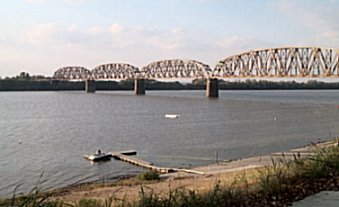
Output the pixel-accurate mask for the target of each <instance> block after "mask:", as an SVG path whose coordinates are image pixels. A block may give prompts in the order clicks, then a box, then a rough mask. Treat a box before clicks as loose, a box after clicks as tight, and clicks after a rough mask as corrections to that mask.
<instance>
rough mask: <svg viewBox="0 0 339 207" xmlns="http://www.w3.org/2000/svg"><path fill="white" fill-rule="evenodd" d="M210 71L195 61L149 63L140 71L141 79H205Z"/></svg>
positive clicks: (177, 60)
mask: <svg viewBox="0 0 339 207" xmlns="http://www.w3.org/2000/svg"><path fill="white" fill-rule="evenodd" d="M211 72H212V70H211V69H210V67H209V66H208V65H206V64H203V63H201V62H198V61H195V60H180V59H174V60H161V61H157V62H153V63H150V64H149V65H147V66H145V67H143V68H142V70H141V76H142V77H143V78H146V79H148V78H207V77H209V76H210V74H211Z"/></svg>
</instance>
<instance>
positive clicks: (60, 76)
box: [53, 66, 91, 80]
mask: <svg viewBox="0 0 339 207" xmlns="http://www.w3.org/2000/svg"><path fill="white" fill-rule="evenodd" d="M90 77H91V71H90V70H88V69H87V68H84V67H80V66H66V67H62V68H59V69H58V70H57V71H55V73H54V75H53V78H54V79H57V80H86V79H89V78H90Z"/></svg>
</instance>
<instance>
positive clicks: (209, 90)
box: [206, 78, 219, 98]
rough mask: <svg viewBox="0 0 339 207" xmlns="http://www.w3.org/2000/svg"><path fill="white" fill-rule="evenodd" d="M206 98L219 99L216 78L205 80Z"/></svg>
mask: <svg viewBox="0 0 339 207" xmlns="http://www.w3.org/2000/svg"><path fill="white" fill-rule="evenodd" d="M206 96H207V97H209V98H218V97H219V84H218V79H217V78H213V79H207V80H206Z"/></svg>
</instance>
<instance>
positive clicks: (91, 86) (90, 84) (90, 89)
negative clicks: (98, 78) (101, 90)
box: [85, 80, 95, 93]
mask: <svg viewBox="0 0 339 207" xmlns="http://www.w3.org/2000/svg"><path fill="white" fill-rule="evenodd" d="M85 91H86V92H87V93H94V92H95V80H86V82H85Z"/></svg>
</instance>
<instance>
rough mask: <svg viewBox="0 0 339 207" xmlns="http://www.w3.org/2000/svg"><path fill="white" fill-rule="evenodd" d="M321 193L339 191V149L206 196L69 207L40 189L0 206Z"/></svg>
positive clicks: (211, 201)
mask: <svg viewBox="0 0 339 207" xmlns="http://www.w3.org/2000/svg"><path fill="white" fill-rule="evenodd" d="M338 144H339V143H338ZM147 174H148V172H147ZM322 190H336V191H337V190H339V146H332V147H328V148H324V149H320V148H318V149H316V153H315V155H314V156H312V157H309V158H307V159H305V158H304V159H303V158H301V157H300V155H298V154H296V155H295V156H294V159H292V160H289V159H285V158H284V157H283V158H282V159H281V160H280V161H278V162H277V161H274V160H273V159H272V166H271V167H265V168H261V169H259V176H258V178H256V179H255V180H254V181H249V180H247V179H246V176H242V177H239V178H238V179H235V181H234V182H233V183H232V184H230V185H222V180H221V181H219V182H218V183H217V184H216V185H215V187H214V189H212V190H211V191H208V192H205V193H197V192H196V191H194V190H188V189H185V188H184V187H183V188H178V189H175V190H173V191H170V192H169V193H168V194H167V195H158V194H157V193H156V192H154V191H153V190H152V189H148V188H146V187H141V190H140V194H139V199H138V200H137V201H133V202H131V201H128V200H127V198H125V199H123V200H119V199H117V198H115V196H114V192H113V193H112V196H111V197H109V198H106V199H105V200H104V201H102V200H95V199H82V200H80V201H78V202H77V203H76V204H74V205H70V204H66V203H63V202H62V201H60V202H47V201H46V199H47V198H48V196H50V195H48V194H41V195H40V192H39V189H38V188H34V189H33V190H32V192H31V193H29V194H28V195H27V196H21V197H18V198H16V197H15V196H13V198H12V199H9V200H5V201H0V206H28V207H38V206H54V207H63V206H74V207H93V206H95V207H96V206H98V207H110V206H138V207H143V206H166V207H172V206H173V207H176V206H199V207H200V206H251V207H253V206H287V205H288V204H291V203H292V202H293V201H296V200H300V199H302V198H304V197H306V196H308V195H312V194H315V193H317V192H319V191H322Z"/></svg>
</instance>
